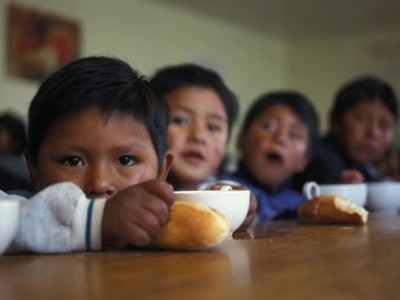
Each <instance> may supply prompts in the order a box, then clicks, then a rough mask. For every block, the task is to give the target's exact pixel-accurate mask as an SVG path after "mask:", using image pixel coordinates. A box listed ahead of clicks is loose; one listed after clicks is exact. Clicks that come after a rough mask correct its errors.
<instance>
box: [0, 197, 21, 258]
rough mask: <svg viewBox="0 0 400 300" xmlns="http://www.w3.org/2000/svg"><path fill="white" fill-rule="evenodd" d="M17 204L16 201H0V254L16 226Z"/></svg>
mask: <svg viewBox="0 0 400 300" xmlns="http://www.w3.org/2000/svg"><path fill="white" fill-rule="evenodd" d="M18 217H19V203H18V202H16V201H9V200H0V254H1V253H3V252H4V251H5V250H6V249H7V247H8V245H9V244H10V242H11V240H12V239H13V237H14V234H15V232H16V230H17V226H18Z"/></svg>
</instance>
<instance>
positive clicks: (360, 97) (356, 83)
mask: <svg viewBox="0 0 400 300" xmlns="http://www.w3.org/2000/svg"><path fill="white" fill-rule="evenodd" d="M372 101H380V102H381V103H382V104H383V105H384V106H385V107H386V108H387V109H388V110H389V111H390V112H391V114H392V115H393V118H394V119H395V120H396V121H397V118H398V104H397V99H396V96H395V93H394V91H393V89H392V87H391V86H390V85H389V84H388V83H386V82H384V81H383V80H381V79H378V78H376V77H372V76H365V77H360V78H357V79H355V80H352V81H350V82H348V83H346V84H345V85H344V86H343V87H342V88H341V89H340V90H339V91H338V93H337V94H336V97H335V100H334V103H333V107H332V110H331V118H333V119H336V120H341V118H342V117H343V115H344V114H345V112H346V111H348V110H349V109H350V108H352V107H353V106H355V105H357V104H358V103H360V102H372Z"/></svg>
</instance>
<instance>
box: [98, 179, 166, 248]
mask: <svg viewBox="0 0 400 300" xmlns="http://www.w3.org/2000/svg"><path fill="white" fill-rule="evenodd" d="M173 203H174V194H173V188H172V186H171V185H170V184H168V183H166V182H165V181H161V180H151V181H147V182H144V183H140V184H137V185H134V186H131V187H128V188H126V189H124V190H122V191H120V192H118V193H117V194H115V195H113V196H112V197H110V198H109V199H108V200H107V201H106V204H105V207H104V215H103V224H102V243H103V249H123V248H126V247H127V246H134V247H143V246H147V245H149V244H151V242H152V239H153V236H154V235H155V233H156V232H157V231H158V230H159V229H160V227H161V226H162V225H164V224H165V223H166V222H167V221H168V217H169V213H170V210H171V209H172V206H173Z"/></svg>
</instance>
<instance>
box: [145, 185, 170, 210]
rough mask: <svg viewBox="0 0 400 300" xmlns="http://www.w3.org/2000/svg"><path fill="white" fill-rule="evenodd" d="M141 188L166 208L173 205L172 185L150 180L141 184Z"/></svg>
mask: <svg viewBox="0 0 400 300" xmlns="http://www.w3.org/2000/svg"><path fill="white" fill-rule="evenodd" d="M143 188H144V189H145V190H146V191H147V192H148V193H150V194H152V195H154V196H157V197H158V198H160V199H161V200H163V201H164V202H165V203H167V204H168V206H172V205H173V204H174V189H173V188H172V185H170V184H169V183H167V182H165V181H163V180H152V181H148V182H145V183H143Z"/></svg>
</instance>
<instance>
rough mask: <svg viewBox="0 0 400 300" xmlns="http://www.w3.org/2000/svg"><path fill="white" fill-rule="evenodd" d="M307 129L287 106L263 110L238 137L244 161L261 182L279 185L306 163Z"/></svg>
mask: <svg viewBox="0 0 400 300" xmlns="http://www.w3.org/2000/svg"><path fill="white" fill-rule="evenodd" d="M308 140H309V132H308V128H307V126H306V124H305V123H303V122H302V121H301V120H300V119H299V118H298V117H297V116H296V115H295V114H294V113H293V112H292V111H291V109H290V108H288V107H287V106H286V105H282V104H275V105H272V106H270V107H268V108H267V109H265V110H264V111H263V112H262V113H261V114H260V115H259V116H258V117H257V118H256V119H255V120H254V121H253V123H252V124H251V126H250V128H249V129H248V131H247V132H246V133H245V134H241V135H240V136H239V138H238V144H237V145H238V148H239V149H240V151H241V153H242V157H243V160H244V164H245V165H246V167H247V168H248V170H249V171H250V172H251V174H252V175H253V176H254V177H255V178H256V179H257V180H258V181H259V182H260V183H262V184H266V185H278V184H280V183H282V182H283V181H285V180H287V179H289V178H290V177H292V176H293V175H294V174H295V173H297V172H299V171H302V170H303V169H304V168H305V166H306V165H307V163H308V157H307V156H306V150H307V145H308Z"/></svg>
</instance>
